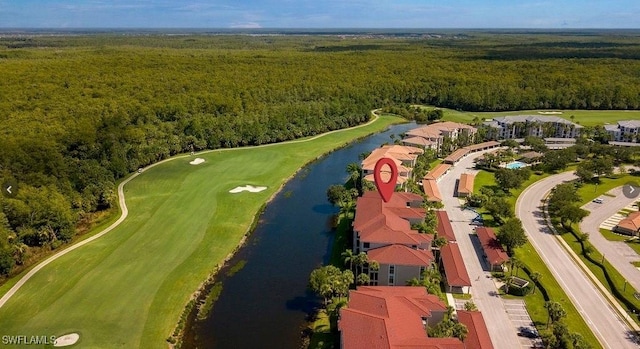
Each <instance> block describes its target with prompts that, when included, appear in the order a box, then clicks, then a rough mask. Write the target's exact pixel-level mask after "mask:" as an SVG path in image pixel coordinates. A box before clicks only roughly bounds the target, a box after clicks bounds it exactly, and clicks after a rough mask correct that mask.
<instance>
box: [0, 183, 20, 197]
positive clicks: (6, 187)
mask: <svg viewBox="0 0 640 349" xmlns="http://www.w3.org/2000/svg"><path fill="white" fill-rule="evenodd" d="M16 194H18V184H16V182H14V181H7V182H4V183H3V184H2V195H4V196H6V197H9V198H13V197H15V196H16Z"/></svg>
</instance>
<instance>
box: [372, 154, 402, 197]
mask: <svg viewBox="0 0 640 349" xmlns="http://www.w3.org/2000/svg"><path fill="white" fill-rule="evenodd" d="M384 165H388V166H389V168H390V169H391V176H390V177H391V178H390V179H389V181H388V182H384V181H383V180H382V166H384ZM373 178H374V179H375V181H376V188H378V192H379V193H380V196H381V197H382V200H384V202H389V200H391V196H392V195H393V191H394V190H395V189H396V181H397V180H398V167H396V163H395V162H393V160H391V159H389V158H382V159H380V160H378V162H376V167H374V169H373Z"/></svg>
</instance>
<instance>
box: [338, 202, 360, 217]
mask: <svg viewBox="0 0 640 349" xmlns="http://www.w3.org/2000/svg"><path fill="white" fill-rule="evenodd" d="M338 207H340V213H339V214H340V215H341V216H343V217H345V218H347V219H351V218H353V216H354V214H355V212H356V202H355V201H353V200H341V201H339V202H338Z"/></svg>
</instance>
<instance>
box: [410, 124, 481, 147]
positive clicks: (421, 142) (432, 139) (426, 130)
mask: <svg viewBox="0 0 640 349" xmlns="http://www.w3.org/2000/svg"><path fill="white" fill-rule="evenodd" d="M477 131H478V130H477V129H476V128H475V127H473V126H469V125H467V124H461V123H459V122H452V121H444V122H436V123H433V124H430V125H426V126H422V127H418V128H414V129H413V130H409V131H407V132H406V135H407V136H406V138H405V139H403V140H402V142H403V143H405V144H408V145H412V146H418V147H422V148H424V149H433V150H436V151H438V150H440V147H442V144H443V142H444V140H445V138H448V139H451V140H456V139H458V138H460V137H466V138H467V139H469V140H471V141H470V142H469V143H473V142H472V140H473V137H474V136H475V134H476V132H477Z"/></svg>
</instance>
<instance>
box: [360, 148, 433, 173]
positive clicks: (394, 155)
mask: <svg viewBox="0 0 640 349" xmlns="http://www.w3.org/2000/svg"><path fill="white" fill-rule="evenodd" d="M422 153H424V150H422V149H420V148H416V147H410V146H406V145H385V146H382V147H380V148H377V149H375V150H374V151H372V152H371V154H369V156H367V158H366V159H364V160H362V169H363V170H370V171H373V169H374V168H375V167H376V163H377V162H378V160H380V159H382V158H385V157H386V158H390V159H391V160H393V162H395V163H396V165H397V166H400V165H402V161H403V160H404V161H415V160H416V159H417V158H418V155H420V154H422Z"/></svg>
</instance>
